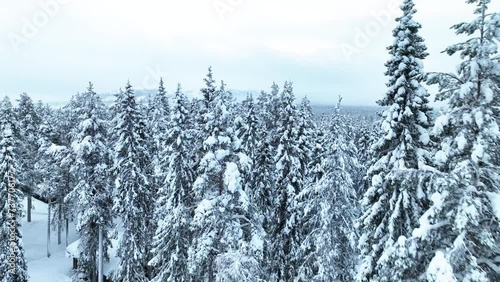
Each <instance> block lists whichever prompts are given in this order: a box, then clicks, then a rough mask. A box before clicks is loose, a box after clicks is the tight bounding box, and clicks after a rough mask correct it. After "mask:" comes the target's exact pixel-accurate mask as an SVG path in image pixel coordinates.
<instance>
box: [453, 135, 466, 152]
mask: <svg viewBox="0 0 500 282" xmlns="http://www.w3.org/2000/svg"><path fill="white" fill-rule="evenodd" d="M455 141H456V142H457V146H458V149H459V150H460V151H463V150H464V149H465V146H467V139H465V136H464V135H463V134H460V135H458V136H457V137H456V138H455Z"/></svg>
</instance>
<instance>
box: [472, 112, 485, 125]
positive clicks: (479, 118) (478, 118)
mask: <svg viewBox="0 0 500 282" xmlns="http://www.w3.org/2000/svg"><path fill="white" fill-rule="evenodd" d="M474 119H475V120H476V124H477V126H478V127H479V128H481V127H483V123H484V118H483V112H482V111H477V112H476V113H475V114H474Z"/></svg>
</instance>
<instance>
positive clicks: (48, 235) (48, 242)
mask: <svg viewBox="0 0 500 282" xmlns="http://www.w3.org/2000/svg"><path fill="white" fill-rule="evenodd" d="M47 257H48V258H50V198H49V200H48V207H47Z"/></svg>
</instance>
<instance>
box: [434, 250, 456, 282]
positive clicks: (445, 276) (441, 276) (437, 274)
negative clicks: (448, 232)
mask: <svg viewBox="0 0 500 282" xmlns="http://www.w3.org/2000/svg"><path fill="white" fill-rule="evenodd" d="M427 278H428V279H429V280H430V281H442V282H453V281H457V279H456V278H455V275H454V274H453V268H452V267H451V265H450V263H449V262H448V260H447V259H446V257H445V255H444V253H443V252H442V251H437V252H436V254H435V255H434V258H432V260H431V263H430V264H429V268H428V269H427Z"/></svg>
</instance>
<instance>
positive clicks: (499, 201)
mask: <svg viewBox="0 0 500 282" xmlns="http://www.w3.org/2000/svg"><path fill="white" fill-rule="evenodd" d="M486 195H487V196H488V198H489V199H490V202H491V208H492V209H493V214H494V215H495V216H496V217H497V219H498V220H500V193H491V192H488V193H486Z"/></svg>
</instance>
